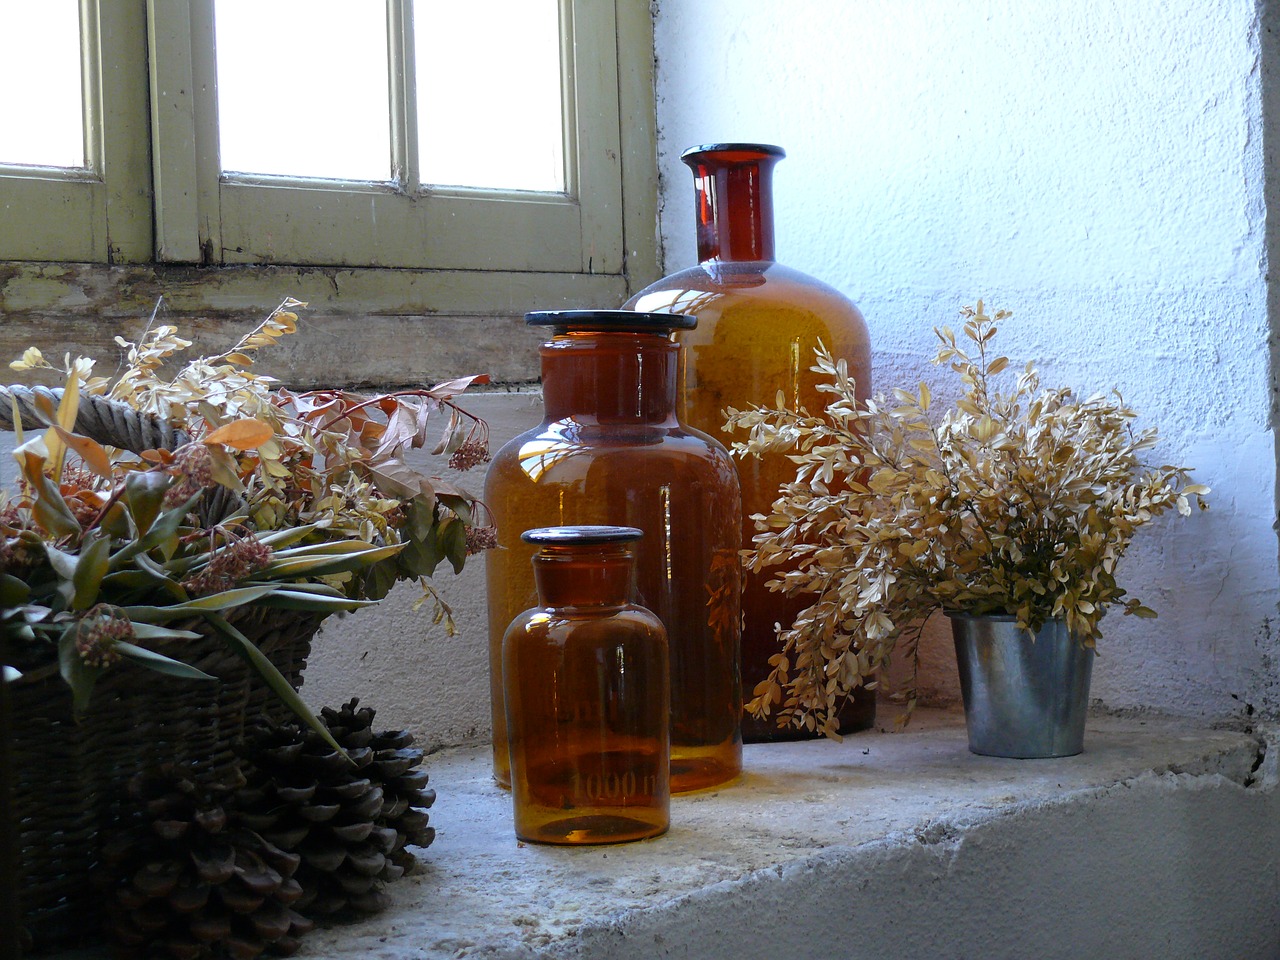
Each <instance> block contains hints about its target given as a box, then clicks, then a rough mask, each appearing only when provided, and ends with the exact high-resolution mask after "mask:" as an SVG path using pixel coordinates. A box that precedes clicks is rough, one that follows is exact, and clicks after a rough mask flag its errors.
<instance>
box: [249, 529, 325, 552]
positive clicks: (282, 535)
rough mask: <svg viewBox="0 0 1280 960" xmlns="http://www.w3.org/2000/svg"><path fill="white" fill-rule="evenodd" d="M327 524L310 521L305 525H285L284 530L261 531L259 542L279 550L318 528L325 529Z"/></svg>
mask: <svg viewBox="0 0 1280 960" xmlns="http://www.w3.org/2000/svg"><path fill="white" fill-rule="evenodd" d="M327 526H328V524H327V523H309V524H307V525H306V526H304V527H285V528H284V529H282V530H272V531H270V532H268V533H259V534H258V542H259V543H265V544H266V545H267V546H269V547H271V548H272V549H273V550H279V549H281V548H282V547H287V546H289V544H291V543H297V542H298V541H299V540H302V539H304V538H305V537H307V536H308V535H309V534H312V533H315V532H316V531H317V530H323V529H325V528H326V527H327Z"/></svg>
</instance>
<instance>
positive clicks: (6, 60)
mask: <svg viewBox="0 0 1280 960" xmlns="http://www.w3.org/2000/svg"><path fill="white" fill-rule="evenodd" d="M0 90H3V91H4V106H3V107H0V163H14V164H32V165H36V166H43V167H83V166H84V165H85V162H84V112H83V109H82V106H81V99H80V4H79V3H77V2H76V0H45V2H43V3H0Z"/></svg>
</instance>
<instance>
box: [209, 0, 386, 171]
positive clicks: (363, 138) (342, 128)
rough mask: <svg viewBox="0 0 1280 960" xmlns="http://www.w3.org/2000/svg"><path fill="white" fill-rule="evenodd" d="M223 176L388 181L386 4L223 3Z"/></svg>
mask: <svg viewBox="0 0 1280 960" xmlns="http://www.w3.org/2000/svg"><path fill="white" fill-rule="evenodd" d="M214 11H215V13H214V15H215V30H216V36H217V69H218V123H219V136H220V142H221V149H222V169H223V170H235V171H239V172H242V173H267V174H279V175H286V176H289V175H291V176H300V177H324V178H333V179H337V180H389V179H390V178H391V134H390V110H389V107H388V95H387V20H386V6H385V5H384V4H382V3H375V2H370V0H363V2H360V3H353V2H351V0H216V3H215V7H214Z"/></svg>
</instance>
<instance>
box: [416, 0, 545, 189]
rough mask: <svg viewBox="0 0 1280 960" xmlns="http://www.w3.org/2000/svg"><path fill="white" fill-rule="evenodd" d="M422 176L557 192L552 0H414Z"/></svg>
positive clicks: (442, 181)
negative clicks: (465, 0) (466, 0)
mask: <svg viewBox="0 0 1280 960" xmlns="http://www.w3.org/2000/svg"><path fill="white" fill-rule="evenodd" d="M414 40H415V47H414V56H415V62H416V64H417V74H418V162H419V166H420V167H421V169H422V181H423V183H434V184H447V185H458V186H473V187H503V188H513V189H517V190H541V191H549V192H557V193H558V192H563V190H564V188H565V182H564V147H563V144H564V134H563V132H562V129H561V124H562V119H561V118H562V115H563V108H562V100H561V93H560V17H559V4H558V2H557V0H469V2H467V3H460V2H458V0H417V2H416V3H415V4H414Z"/></svg>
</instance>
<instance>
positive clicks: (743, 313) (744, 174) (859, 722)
mask: <svg viewBox="0 0 1280 960" xmlns="http://www.w3.org/2000/svg"><path fill="white" fill-rule="evenodd" d="M784 155H785V154H784V153H783V151H782V149H781V148H779V147H774V146H768V145H765V144H757V143H717V144H709V145H705V146H699V147H693V148H691V149H689V150H686V151H685V153H684V154H683V157H682V158H683V160H684V162H685V163H686V164H688V166H689V167H690V168H691V169H692V170H693V176H694V201H695V204H696V222H697V230H698V260H699V261H700V262H699V263H698V265H697V266H695V267H691V268H689V269H687V270H681V271H680V272H678V273H675V274H672V275H671V276H669V277H666V278H664V279H662V280H659V281H658V282H657V283H655V284H653V285H652V286H650V287H647V288H646V289H644V290H642V291H640V293H638V294H636V296H634V297H633V298H632V299H631V300H630V301H629V302H628V303H627V307H628V308H630V309H634V310H638V311H643V312H646V313H652V312H670V313H677V314H687V315H691V316H696V317H697V318H698V325H697V327H696V328H695V329H692V330H684V331H681V333H680V335H679V339H680V342H681V343H682V344H683V345H684V348H685V351H684V356H683V361H682V370H681V373H680V391H679V403H680V417H681V419H682V420H683V421H684V422H685V423H687V424H689V425H690V426H692V427H696V428H697V429H699V430H702V431H704V432H706V433H708V434H710V435H712V436H714V437H720V438H724V434H723V433H722V427H723V425H724V412H723V411H724V409H725V408H726V407H736V408H738V409H742V408H744V407H746V406H748V405H749V404H760V405H763V406H773V405H774V403H775V401H776V399H777V396H778V393H779V392H781V393H782V396H783V399H784V400H785V402H786V403H787V404H788V405H789V406H791V407H793V408H794V407H795V406H797V405H803V406H805V407H807V408H808V409H809V410H810V411H818V410H821V409H822V408H823V407H824V406H825V404H826V400H825V399H824V395H823V394H820V393H819V392H818V391H817V375H816V374H814V373H812V372H811V371H810V370H809V368H810V367H811V366H812V365H813V351H814V347H816V346H817V344H818V341H819V340H821V341H822V342H823V343H825V344H826V345H827V346H828V347H830V348H831V350H832V352H833V353H834V354H835V355H836V356H837V357H844V358H845V359H846V360H847V361H848V364H849V372H850V373H851V374H852V375H853V376H855V377H856V378H857V383H858V396H859V397H860V398H862V399H864V400H865V399H866V398H867V397H869V396H870V393H871V347H870V338H869V336H868V334H867V325H866V322H865V321H864V320H863V319H862V314H861V313H860V312H859V311H858V308H857V307H855V306H854V305H853V304H852V303H851V302H850V301H849V299H848V298H847V297H845V296H844V295H843V294H841V293H839V292H838V291H836V290H834V289H832V288H831V287H829V286H827V285H826V284H824V283H821V282H819V281H817V280H815V279H813V278H812V277H809V276H807V275H805V274H803V273H801V272H799V271H798V270H792V269H790V268H789V267H785V266H783V265H782V264H780V263H778V262H777V261H776V260H775V259H774V247H773V197H772V179H773V167H774V164H775V163H777V161H778V160H780V159H781V158H782V157H783V156H784ZM738 470H739V474H740V479H741V484H742V498H743V530H742V542H743V544H744V545H747V546H749V545H750V543H751V538H752V536H753V535H754V534H755V526H754V524H753V523H752V521H751V515H752V514H755V513H765V514H767V513H769V512H770V510H769V507H770V504H772V503H773V501H774V499H776V497H777V495H778V488H779V486H780V485H781V484H782V483H784V482H787V481H790V480H794V479H795V466H794V464H792V463H790V462H789V461H788V460H787V459H786V457H785V456H784V455H782V454H775V455H772V456H768V457H765V458H763V459H759V460H757V459H744V460H741V461H739V463H738ZM769 578H770V575H769V574H765V575H759V574H748V575H747V579H746V581H745V583H744V586H743V595H742V606H743V612H744V614H745V623H744V627H743V635H742V680H743V686H744V689H745V691H746V694H747V696H748V697H750V696H751V693H752V690H753V689H754V687H755V685H756V684H757V683H759V682H760V681H761V680H763V679H765V677H767V676H768V674H769V670H770V667H769V657H771V656H772V655H773V654H775V653H777V651H778V642H777V639H776V634H775V631H774V624H775V623H782V624H790V623H791V622H792V621H793V620H794V619H795V617H796V614H798V613H799V612H800V610H802V609H803V608H804V607H805V606H806V603H805V602H804V601H803V600H793V599H789V598H787V597H785V596H783V595H782V594H780V593H775V592H772V591H770V590H768V589H766V587H765V583H766V581H767V580H768V579H769ZM840 721H841V724H840V729H841V730H842V731H843V732H846V733H848V732H850V731H853V730H861V729H864V728H866V727H869V726H871V724H872V723H874V722H875V697H874V696H873V695H872V694H870V693H868V692H867V691H864V690H860V691H858V693H857V695H856V696H855V697H854V698H853V699H852V700H851V701H849V702H847V703H846V704H845V705H844V707H843V709H842V710H841V712H840ZM805 735H806V734H805V733H804V732H803V731H800V730H796V729H795V728H787V729H784V730H780V729H778V728H777V726H776V725H775V724H774V722H773V720H772V718H771V719H770V720H769V721H768V722H761V721H757V720H754V719H751V718H746V719H744V721H743V736H744V738H745V739H746V740H747V741H748V742H753V741H759V740H776V739H792V738H797V737H801V736H805Z"/></svg>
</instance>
